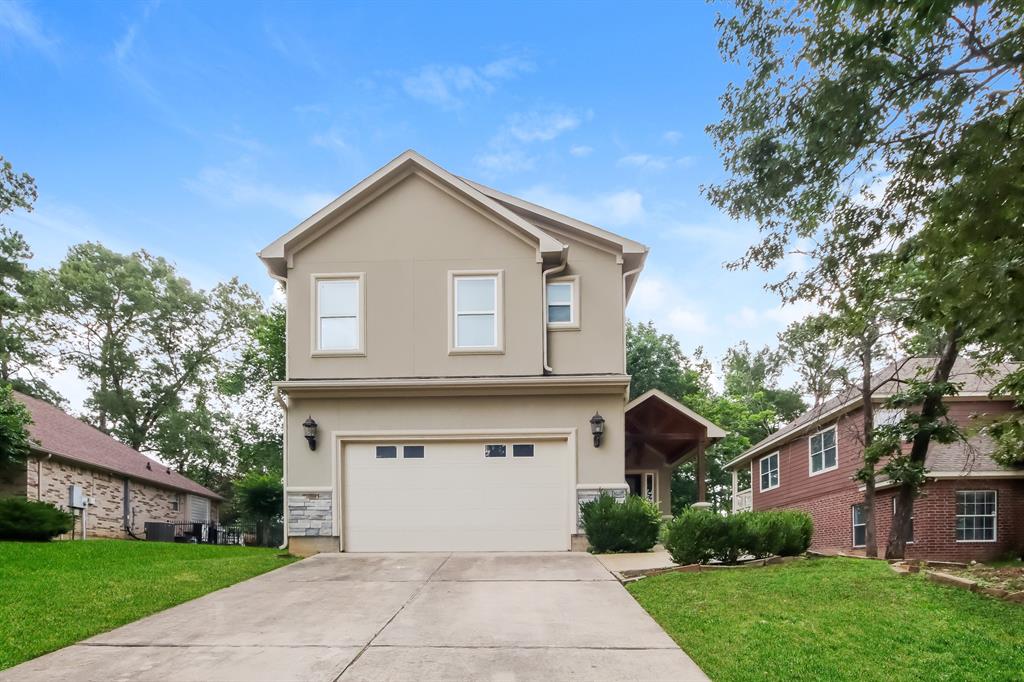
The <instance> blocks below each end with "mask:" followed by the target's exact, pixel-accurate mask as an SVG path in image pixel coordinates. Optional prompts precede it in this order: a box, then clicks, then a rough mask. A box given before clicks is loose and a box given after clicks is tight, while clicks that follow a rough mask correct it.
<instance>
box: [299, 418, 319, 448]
mask: <svg viewBox="0 0 1024 682" xmlns="http://www.w3.org/2000/svg"><path fill="white" fill-rule="evenodd" d="M302 431H303V433H304V434H305V436H306V442H307V443H309V449H310V450H316V422H315V421H313V417H312V416H309V417H306V421H304V422H302Z"/></svg>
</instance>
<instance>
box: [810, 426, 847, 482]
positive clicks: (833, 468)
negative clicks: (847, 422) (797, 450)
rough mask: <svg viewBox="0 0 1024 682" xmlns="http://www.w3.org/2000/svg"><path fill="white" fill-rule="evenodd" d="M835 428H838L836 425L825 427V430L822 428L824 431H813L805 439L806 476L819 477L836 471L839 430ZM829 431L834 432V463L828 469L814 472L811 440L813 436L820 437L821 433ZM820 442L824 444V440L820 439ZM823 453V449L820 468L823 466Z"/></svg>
mask: <svg viewBox="0 0 1024 682" xmlns="http://www.w3.org/2000/svg"><path fill="white" fill-rule="evenodd" d="M837 426H838V425H837V424H833V425H832V426H829V427H826V428H824V429H822V430H820V431H815V432H814V433H812V434H811V435H809V436H808V437H807V475H808V476H820V475H821V474H826V473H828V472H830V471H835V470H836V469H838V468H839V429H838V428H836V427H837ZM829 431H834V432H835V444H836V463H835V464H833V465H832V466H830V467H825V468H823V469H819V470H818V471H815V470H814V461H813V455H814V451H813V450H812V449H811V439H812V438H814V437H815V436H818V435H821V434H823V433H827V432H829ZM822 442H824V439H822ZM824 453H825V451H824V449H822V456H821V464H822V466H824V465H825V454H824Z"/></svg>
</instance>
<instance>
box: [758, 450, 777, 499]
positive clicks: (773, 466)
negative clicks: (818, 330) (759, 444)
mask: <svg viewBox="0 0 1024 682" xmlns="http://www.w3.org/2000/svg"><path fill="white" fill-rule="evenodd" d="M778 487H779V453H777V452H773V453H772V454H770V455H768V456H767V457H762V458H761V492H764V491H766V490H771V489H772V488H778Z"/></svg>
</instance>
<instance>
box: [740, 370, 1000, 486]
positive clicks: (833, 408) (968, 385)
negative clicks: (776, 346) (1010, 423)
mask: <svg viewBox="0 0 1024 682" xmlns="http://www.w3.org/2000/svg"><path fill="white" fill-rule="evenodd" d="M935 361H936V359H935V358H931V357H927V358H906V359H904V360H900V361H898V362H895V363H892V364H890V365H887V366H886V367H884V368H883V369H882V370H881V371H879V372H877V373H875V375H874V376H872V377H871V386H872V388H874V394H873V399H874V401H878V402H880V401H883V400H885V399H886V398H888V397H890V396H892V395H893V394H894V393H896V392H897V391H899V390H900V389H901V384H902V383H904V382H907V381H909V380H911V379H914V378H916V377H917V376H918V373H919V372H923V371H928V370H929V369H931V368H932V367H934V366H935ZM1017 367H1018V363H1004V364H1002V365H997V366H996V367H995V368H994V369H993V371H992V372H991V373H980V372H979V371H978V366H977V364H976V363H975V362H974V361H973V360H971V359H970V358H965V357H960V358H958V359H957V361H956V363H954V365H953V369H952V371H950V375H949V380H950V381H951V382H953V383H958V384H960V385H961V386H960V392H959V396H960V397H977V398H987V397H989V392H990V391H991V390H992V389H993V388H994V387H995V385H996V384H997V383H999V380H1000V379H1001V378H1002V377H1004V376H1006V374H1008V373H1009V372H1011V371H1014V370H1015V369H1016V368H1017ZM860 404H861V395H860V389H859V388H857V387H850V388H847V389H844V390H843V391H841V392H840V393H839V394H838V395H836V396H835V397H833V398H830V399H829V400H826V401H825V402H823V403H822V404H821V405H818V406H817V407H813V408H811V409H809V410H807V411H806V412H804V413H803V414H801V415H800V416H799V417H797V418H796V419H794V420H793V421H791V422H790V423H788V424H786V425H785V426H783V427H782V428H780V429H779V430H778V431H776V432H775V433H773V434H771V435H770V436H768V437H767V438H765V439H763V440H761V441H760V442H758V443H755V444H754V445H753V446H752V447H750V448H749V449H748V450H746V451H745V452H743V453H742V454H740V455H739V456H738V457H736V458H735V459H733V460H732V461H730V462H727V463H726V464H725V466H724V468H726V469H731V468H733V467H735V466H736V465H738V464H742V463H743V462H745V461H747V460H749V459H752V458H754V457H756V456H758V455H761V454H764V453H766V452H768V451H769V450H771V449H774V448H775V447H777V446H780V445H782V444H784V443H787V442H789V441H790V440H793V439H794V438H796V437H798V436H801V435H805V434H807V433H809V432H810V431H811V430H813V429H816V428H817V427H818V426H819V425H822V424H824V423H826V422H830V421H832V420H835V419H838V418H839V417H840V416H842V415H844V414H846V413H847V412H850V411H851V410H854V409H856V408H857V407H859V406H860ZM929 450H931V448H929ZM947 454H948V453H947ZM929 456H931V455H930V454H929Z"/></svg>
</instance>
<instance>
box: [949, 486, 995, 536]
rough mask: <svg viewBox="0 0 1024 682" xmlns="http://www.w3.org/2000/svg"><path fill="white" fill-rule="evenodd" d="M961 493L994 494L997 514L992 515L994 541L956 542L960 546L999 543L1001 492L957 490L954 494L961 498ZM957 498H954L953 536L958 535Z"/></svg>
mask: <svg viewBox="0 0 1024 682" xmlns="http://www.w3.org/2000/svg"><path fill="white" fill-rule="evenodd" d="M960 493H992V495H993V499H994V500H995V512H994V513H993V514H992V539H991V540H956V542H957V543H958V544H964V545H972V544H975V543H983V544H992V543H993V542H999V491H998V490H956V491H954V492H953V494H954V495H955V496H959V495H960ZM956 503H957V500H956V497H954V498H953V535H954V536H955V535H956V519H957V517H958V516H960V515H959V514H957V513H956ZM971 516H977V514H971Z"/></svg>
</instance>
